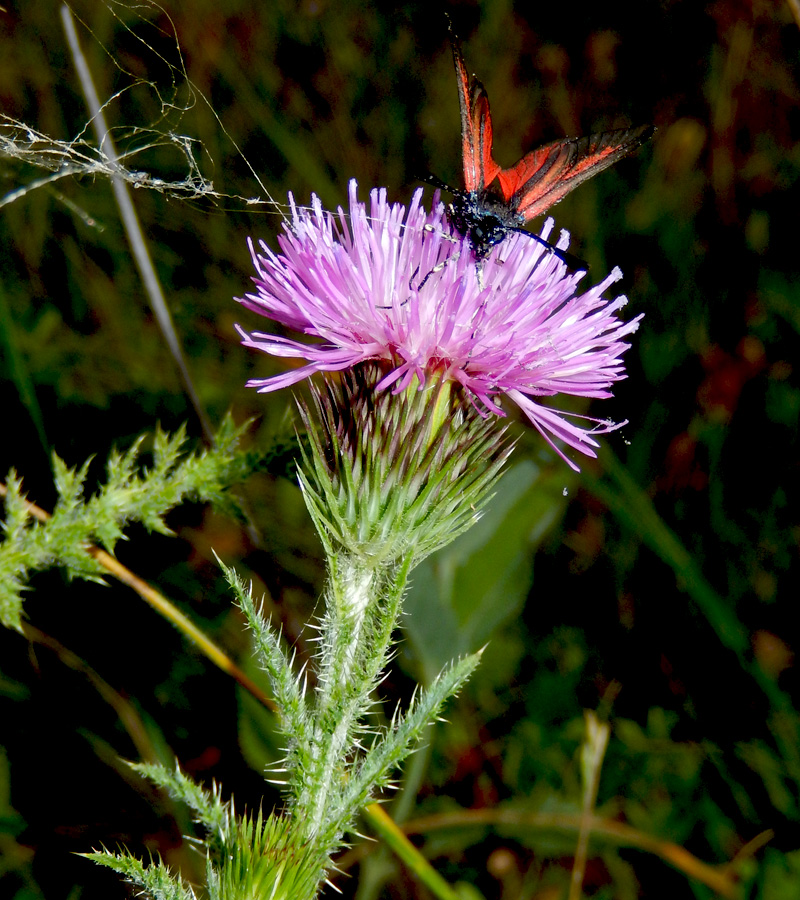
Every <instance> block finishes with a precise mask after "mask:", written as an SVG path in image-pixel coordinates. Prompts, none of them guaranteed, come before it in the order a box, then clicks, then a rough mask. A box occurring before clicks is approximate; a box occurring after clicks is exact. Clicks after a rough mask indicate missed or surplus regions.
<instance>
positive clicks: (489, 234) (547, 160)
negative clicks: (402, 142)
mask: <svg viewBox="0 0 800 900" xmlns="http://www.w3.org/2000/svg"><path fill="white" fill-rule="evenodd" d="M450 43H451V44H452V47H453V60H454V62H455V67H456V77H457V79H458V102H459V105H460V107H461V153H462V156H463V163H464V190H459V189H457V188H451V187H450V186H449V185H447V184H445V183H444V182H443V181H440V180H439V179H438V178H436V176H433V175H429V176H428V177H426V178H425V181H427V182H429V183H430V184H433V185H435V186H436V187H438V188H441V189H443V190H446V191H448V192H449V193H450V194H452V195H453V202H452V204H451V206H450V219H451V221H452V223H453V225H454V226H455V228H456V230H457V231H458V232H459V233H460V234H462V235H464V236H466V237H468V238H469V241H470V244H471V245H472V248H473V251H474V253H475V258H476V259H477V260H481V259H483V258H484V257H485V256H487V254H488V253H489V251H490V250H491V249H492V247H493V246H495V244H499V243H500V242H501V241H502V240H503V239H504V238H505V237H506V236H507V235H508V233H509V232H511V231H519V232H522V233H523V234H527V235H528V236H529V237H532V238H534V239H536V240H541V239H540V238H539V237H538V236H537V235H535V234H532V233H531V232H529V231H526V230H525V229H524V228H523V226H524V225H525V223H526V222H529V221H530V220H531V219H535V218H536V217H537V216H540V215H542V213H544V212H545V211H546V210H548V209H549V208H550V207H551V206H553V205H554V204H556V203H558V201H559V200H562V199H563V198H564V197H566V195H567V194H568V193H569V192H570V191H571V190H573V189H574V188H576V187H577V186H578V185H579V184H581V183H582V182H584V181H586V180H587V179H589V178H591V177H592V176H593V175H596V174H597V173H598V172H602V171H603V169H607V168H608V167H609V166H612V165H613V164H614V163H615V162H617V161H618V160H619V159H622V157H623V156H626V155H627V154H628V153H632V152H633V151H634V150H636V149H637V148H638V147H640V146H641V145H642V144H643V143H644V142H645V141H648V140H649V139H650V138H651V137H652V136H653V133H654V132H655V128H654V127H653V126H652V125H642V126H640V127H638V128H622V129H619V130H617V131H604V132H601V133H599V134H590V135H589V136H588V137H582V138H571V139H568V140H561V141H553V143H551V144H545V145H544V146H543V147H538V148H536V149H535V150H531V151H530V153H526V154H525V156H523V157H522V159H521V160H520V161H519V162H518V163H516V164H515V165H513V166H511V168H509V169H503V168H501V167H500V166H499V165H498V163H496V162H495V160H494V157H493V156H492V115H491V112H490V110H489V97H488V95H487V93H486V90H485V89H484V87H483V85H482V84H481V83H480V81H478V79H477V78H475V77H474V76H473V77H472V78H470V77H469V75H468V74H467V67H466V65H465V64H464V57H463V55H462V53H461V48H460V46H459V44H458V41H457V39H456V37H455V35H454V34H453V32H452V29H451V31H450ZM542 242H543V243H546V242H545V241H542ZM548 246H550V245H549V244H548ZM551 249H553V250H554V252H555V253H557V254H558V255H559V256H564V255H568V254H563V253H562V252H560V251H558V250H557V249H556V248H551ZM572 259H573V257H571V256H570V259H569V260H568V261H572Z"/></svg>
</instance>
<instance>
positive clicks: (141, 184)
mask: <svg viewBox="0 0 800 900" xmlns="http://www.w3.org/2000/svg"><path fill="white" fill-rule="evenodd" d="M64 5H65V6H67V7H68V8H69V9H70V11H71V12H72V15H73V16H74V18H75V19H76V20H77V21H78V22H79V23H80V26H81V33H80V40H81V42H82V43H84V44H85V42H86V40H87V37H88V39H89V40H90V41H93V42H94V43H95V44H97V45H98V46H99V47H100V48H101V50H102V52H103V53H104V54H105V57H106V58H107V59H108V60H109V62H110V64H111V65H112V66H113V67H114V68H115V69H116V74H117V75H118V76H121V78H120V80H123V81H125V82H127V83H126V84H125V85H124V86H123V87H121V88H120V89H118V90H117V91H116V92H114V93H113V94H112V95H111V96H109V97H108V99H106V100H105V101H104V102H103V103H102V104H100V105H99V109H98V110H97V111H95V113H94V115H92V116H91V117H90V118H88V119H87V120H86V121H85V123H84V124H83V125H82V126H81V127H80V128H79V130H78V131H77V133H76V134H74V135H73V136H72V137H70V138H61V137H55V136H53V135H50V134H46V133H44V132H43V131H41V130H40V129H39V128H37V127H36V126H35V125H32V124H30V123H27V122H24V121H20V120H19V119H17V118H14V117H12V116H9V115H7V114H5V113H3V112H0V159H3V160H4V161H5V162H6V163H11V164H12V165H13V164H14V163H17V164H19V175H18V178H16V179H15V180H17V181H21V180H23V179H25V180H24V182H23V183H21V184H18V185H17V186H16V187H15V188H14V189H12V190H11V191H9V192H8V193H5V194H0V208H2V207H4V206H7V205H8V204H10V203H13V202H15V201H16V200H19V199H20V198H22V197H25V196H26V195H28V194H30V193H31V192H33V191H36V190H39V189H42V188H46V187H48V186H50V187H51V188H52V187H53V186H55V185H56V184H57V183H58V182H60V181H62V180H64V179H72V178H76V177H86V176H88V177H91V178H97V177H101V178H109V179H112V178H119V179H121V180H123V181H124V182H126V183H127V184H128V185H130V186H131V187H132V188H137V189H146V190H154V191H157V192H159V193H161V194H165V195H167V196H169V197H175V198H180V199H184V200H201V199H202V200H208V201H211V202H212V203H222V202H225V203H230V202H232V201H233V202H236V203H241V204H243V205H245V206H247V207H253V206H262V207H268V208H269V209H270V210H271V211H274V212H278V213H279V214H280V215H281V216H282V217H283V218H285V217H286V211H287V209H288V207H287V205H286V204H282V203H279V202H277V201H276V200H275V199H274V198H273V197H272V196H271V194H270V192H269V190H268V189H267V188H266V186H265V184H264V182H263V181H262V179H261V178H260V176H259V175H258V173H257V172H256V170H255V168H254V167H253V166H252V165H251V164H250V162H249V161H248V160H247V157H246V156H245V154H244V153H243V152H242V150H241V148H240V147H239V146H238V144H237V143H236V141H235V139H234V138H233V137H232V136H231V135H230V133H229V132H228V131H227V129H226V128H225V126H224V124H223V122H222V120H221V118H220V116H219V115H218V114H217V112H216V111H215V109H214V107H213V106H212V104H211V103H210V101H209V100H208V98H207V97H206V96H205V95H204V94H203V93H202V91H200V90H199V89H198V88H197V86H196V85H194V84H193V83H192V82H191V80H190V79H189V76H188V74H187V71H186V67H185V65H184V59H183V54H182V51H181V46H180V41H179V39H178V34H177V31H176V28H175V26H174V23H173V21H172V19H171V18H170V16H169V13H168V12H167V11H166V10H165V9H164V8H163V7H162V6H160V5H159V4H158V3H156V2H155V0H139V2H137V3H136V4H135V5H133V4H130V5H129V4H127V3H122V2H119V0H105V2H104V3H103V5H104V6H105V8H106V9H107V10H108V11H109V12H110V13H111V15H112V16H113V17H114V19H115V20H116V21H117V22H118V23H119V25H121V27H122V28H123V29H124V31H125V32H127V35H128V36H129V37H130V38H131V39H132V40H133V41H134V42H135V43H136V44H138V45H139V47H140V49H141V51H142V53H143V55H144V56H145V58H147V59H148V60H150V61H152V62H153V63H154V67H158V68H159V70H160V71H165V72H166V73H167V78H166V82H167V83H166V85H164V84H161V83H158V82H157V81H156V80H152V79H148V78H141V77H139V76H137V75H135V74H134V73H133V72H131V71H130V70H128V69H126V68H125V66H124V65H123V64H122V62H121V61H120V59H119V57H118V56H115V55H114V54H113V53H112V52H111V50H109V49H108V48H107V47H105V46H104V45H103V43H102V41H101V40H100V38H99V37H98V36H97V34H96V33H95V32H94V30H93V29H92V27H91V25H90V24H88V23H87V22H86V21H85V20H83V19H81V18H80V17H79V16H77V15H76V13H75V11H74V9H73V8H72V7H71V6H69V4H64ZM132 12H133V13H135V17H136V23H137V26H139V28H141V27H142V26H146V27H149V28H150V29H152V30H153V37H152V39H148V38H147V37H143V36H142V34H141V33H140V30H138V29H134V28H133V27H131V25H130V24H129V20H130V18H131V13H132ZM155 18H158V20H159V21H161V22H163V21H166V22H167V23H168V28H169V31H165V30H164V28H163V27H161V26H160V25H159V24H157V23H156V22H155V21H153V19H155ZM165 42H166V43H167V45H168V46H169V47H170V48H171V50H170V54H169V57H168V56H167V55H166V54H165V53H163V52H161V51H160V50H158V49H157V48H156V45H157V44H158V45H161V44H164V43H165ZM65 43H66V38H65ZM76 81H77V76H76ZM142 88H144V89H145V90H148V91H149V92H151V95H152V97H153V98H155V102H156V105H157V108H158V109H159V113H158V116H157V117H156V121H155V122H152V123H149V124H147V125H141V124H131V125H117V126H114V127H112V128H109V129H108V131H107V136H108V139H111V140H113V142H114V144H116V149H114V150H107V148H110V147H111V146H113V145H111V144H108V143H107V140H106V138H103V139H101V140H98V139H95V138H94V137H93V134H92V131H93V128H94V127H95V121H96V120H97V119H98V118H99V119H100V120H101V121H102V120H103V118H104V115H105V112H106V111H107V110H108V111H110V110H112V109H114V108H115V107H116V106H118V105H119V103H120V101H121V99H122V98H123V95H124V94H126V93H127V92H129V91H133V90H141V89H142ZM197 104H203V105H204V106H205V107H206V108H207V109H208V111H209V112H210V114H211V115H212V116H213V118H214V121H215V122H216V124H217V126H218V127H219V129H220V131H221V132H222V133H223V134H224V135H225V137H226V138H227V139H228V140H229V141H230V143H231V144H232V146H233V147H234V148H235V150H236V153H237V154H238V155H239V156H240V158H241V159H242V160H243V161H244V164H245V165H246V167H247V169H248V170H249V172H250V174H251V175H252V177H253V179H254V181H255V183H256V185H257V186H258V192H257V193H256V194H255V195H253V196H249V197H248V196H243V195H240V194H231V193H225V192H222V191H219V190H217V188H216V187H215V184H214V182H213V181H212V180H211V179H210V178H209V177H208V176H206V175H205V174H204V173H203V170H202V167H201V161H202V160H203V159H204V157H205V162H206V163H207V164H208V166H209V167H210V168H211V169H212V170H213V168H214V161H213V160H212V159H211V158H210V156H209V154H208V151H207V150H206V148H205V146H204V145H203V144H202V142H201V141H200V140H199V139H198V138H196V137H193V136H191V135H190V134H186V133H183V130H182V120H183V119H184V118H185V116H186V114H187V113H189V112H190V111H191V110H192V109H194V107H195V106H196V105H197ZM164 147H167V148H170V149H171V150H172V151H173V152H175V153H177V155H178V158H179V161H180V165H179V168H181V169H183V171H184V176H183V177H182V178H178V179H174V178H166V177H162V175H161V174H157V173H156V172H154V171H151V170H149V169H148V168H146V167H145V165H143V160H144V158H145V157H146V156H148V155H151V154H152V151H154V150H159V149H162V148H164ZM120 148H121V149H120ZM31 170H33V175H32V177H31V175H30V172H31ZM15 174H16V173H15ZM56 196H57V197H58V199H59V200H60V201H61V202H63V203H65V204H66V205H67V206H69V207H70V208H71V209H72V210H73V212H77V213H78V214H79V215H80V216H81V217H82V218H84V219H85V220H86V221H88V222H90V224H95V225H96V224H97V223H95V222H93V221H92V220H91V218H90V217H89V216H88V215H87V214H86V213H85V212H84V211H83V210H80V209H79V208H78V207H77V205H76V204H74V202H73V201H71V200H69V198H67V197H65V196H64V195H63V194H62V193H60V192H56Z"/></svg>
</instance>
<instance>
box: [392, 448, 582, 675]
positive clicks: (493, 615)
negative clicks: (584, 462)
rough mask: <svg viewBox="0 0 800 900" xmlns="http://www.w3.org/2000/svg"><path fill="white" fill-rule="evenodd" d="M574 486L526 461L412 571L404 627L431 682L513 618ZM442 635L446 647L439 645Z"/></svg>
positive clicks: (569, 478)
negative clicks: (479, 513)
mask: <svg viewBox="0 0 800 900" xmlns="http://www.w3.org/2000/svg"><path fill="white" fill-rule="evenodd" d="M572 482H573V478H572V475H571V473H570V474H568V472H567V470H566V467H563V468H562V469H560V470H558V471H556V472H555V473H554V474H552V475H549V474H546V473H544V472H543V471H542V470H541V469H540V468H539V467H538V466H537V465H536V464H535V463H533V462H531V461H529V460H528V461H525V462H521V463H519V464H517V465H516V466H514V467H512V468H511V469H509V470H508V471H507V472H506V473H505V475H504V476H503V477H502V478H501V479H500V482H499V484H498V487H497V493H496V494H495V496H494V497H493V498H492V500H491V501H490V503H489V505H488V506H487V509H486V512H485V514H484V516H483V518H482V519H481V521H480V522H478V524H477V525H476V526H474V527H473V528H472V529H471V530H470V531H469V532H467V533H466V534H464V535H462V536H461V537H459V538H458V539H457V540H456V541H454V542H453V543H452V544H451V545H450V546H449V547H446V548H445V549H444V550H443V551H441V552H440V553H437V554H436V555H435V556H434V557H432V558H431V559H428V560H425V562H423V563H422V564H421V565H420V566H418V567H417V569H415V571H414V575H413V578H412V584H411V590H410V591H409V594H408V597H407V598H406V601H405V604H404V609H405V613H406V615H405V617H404V619H403V626H404V629H405V632H406V634H407V635H408V639H409V642H410V644H411V647H412V648H413V652H414V654H415V656H416V657H417V660H418V662H419V665H420V667H421V670H422V673H423V678H422V680H423V681H426V682H427V681H430V679H431V678H433V677H435V675H436V673H437V672H439V670H440V669H441V668H442V667H443V666H444V665H445V664H446V663H447V662H448V661H449V660H451V659H453V657H455V656H458V655H460V654H463V653H468V652H470V651H473V650H475V649H477V648H478V647H480V646H482V645H483V644H485V643H486V642H487V641H488V640H489V639H490V638H491V635H492V633H493V632H494V631H495V629H496V628H497V627H498V626H500V625H501V624H502V623H503V622H506V621H508V620H509V619H510V618H511V617H512V616H514V615H516V614H517V613H518V612H519V611H520V609H521V608H522V605H523V604H524V602H525V600H526V598H527V596H528V594H529V592H530V588H531V584H532V582H533V554H534V552H535V550H536V548H537V547H538V546H539V544H540V543H541V541H542V539H543V538H544V536H545V535H546V534H547V531H548V529H549V528H550V527H551V526H552V524H553V523H554V522H555V521H557V519H558V518H559V517H560V516H561V514H562V513H563V510H564V508H565V506H566V502H567V501H566V498H565V492H566V493H567V494H568V493H569V491H568V487H567V486H568V485H569V484H571V483H572ZM443 635H446V636H447V638H446V640H443V639H442V637H443Z"/></svg>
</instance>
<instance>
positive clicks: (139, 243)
mask: <svg viewBox="0 0 800 900" xmlns="http://www.w3.org/2000/svg"><path fill="white" fill-rule="evenodd" d="M61 21H62V24H63V26H64V31H65V33H66V36H67V42H68V44H69V48H70V52H71V53H72V60H73V62H74V64H75V69H76V71H77V73H78V78H79V79H80V83H81V89H82V90H83V95H84V97H85V98H86V105H87V106H88V107H89V114H90V115H91V117H92V127H93V128H94V132H95V134H96V135H97V140H98V142H99V144H100V152H101V153H102V154H103V155H104V156H105V157H106V159H107V160H108V162H109V164H110V166H111V167H112V168H118V167H119V156H118V155H117V150H116V147H115V146H114V141H113V140H112V138H111V134H110V132H109V129H108V124H107V123H106V118H105V115H104V114H103V107H102V105H101V104H100V98H99V96H98V94H97V90H96V89H95V86H94V82H93V81H92V75H91V72H90V71H89V64H88V63H87V61H86V57H85V56H84V55H83V51H82V50H81V46H80V43H79V41H78V32H77V31H76V29H75V20H74V19H73V18H72V11H71V10H70V8H69V7H68V6H67V4H66V3H64V4H63V5H62V6H61ZM111 186H112V188H113V189H114V197H115V199H116V201H117V206H118V208H119V214H120V218H121V219H122V224H123V226H124V228H125V233H126V235H127V237H128V243H129V244H130V248H131V252H132V253H133V258H134V260H135V261H136V266H137V268H138V269H139V274H140V275H141V276H142V281H143V282H144V288H145V291H146V293H147V296H148V297H149V299H150V305H151V306H152V308H153V313H154V314H155V317H156V321H157V322H158V326H159V328H160V329H161V333H162V334H163V335H164V339H165V340H166V342H167V347H168V348H169V351H170V353H171V354H172V358H173V359H174V361H175V364H176V365H177V367H178V371H179V372H180V376H181V380H182V381H183V386H184V390H185V391H186V393H187V395H188V397H189V400H190V401H191V403H192V406H193V407H194V409H195V413H196V414H197V417H198V419H199V420H200V425H201V427H202V429H203V434H204V435H205V438H206V440H207V441H208V443H209V444H210V445H212V446H213V443H214V433H213V431H212V428H211V423H210V422H209V420H208V416H206V413H205V410H204V409H203V407H202V405H201V403H200V398H199V396H198V394H197V391H196V390H195V387H194V382H193V381H192V376H191V374H190V372H189V367H188V366H187V364H186V359H185V357H184V355H183V349H182V348H181V343H180V339H179V338H178V334H177V332H176V331H175V324H174V323H173V321H172V315H171V314H170V311H169V307H168V306H167V302H166V300H165V298H164V292H163V291H162V290H161V283H160V282H159V280H158V275H157V274H156V270H155V266H154V265H153V260H152V259H151V257H150V251H149V250H148V248H147V244H146V242H145V239H144V234H143V233H142V226H141V224H140V223H139V217H138V215H137V214H136V208H135V207H134V205H133V201H132V200H131V195H130V192H129V190H128V185H127V184H126V183H125V180H124V179H123V178H121V177H119V176H118V175H112V176H111Z"/></svg>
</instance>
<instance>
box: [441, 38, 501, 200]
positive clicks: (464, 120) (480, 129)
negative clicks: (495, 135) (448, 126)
mask: <svg viewBox="0 0 800 900" xmlns="http://www.w3.org/2000/svg"><path fill="white" fill-rule="evenodd" d="M450 41H451V44H452V47H453V61H454V63H455V67H456V78H457V80H458V104H459V107H460V109H461V156H462V159H463V164H464V188H465V190H467V191H482V190H483V189H484V188H485V187H486V186H487V185H489V184H490V183H491V182H492V181H494V179H495V177H496V176H497V175H498V174H499V173H500V166H499V165H498V164H497V163H496V162H495V161H494V159H492V114H491V112H490V110H489V97H488V95H487V94H486V91H485V89H484V87H483V85H482V84H481V83H480V81H478V79H477V78H470V77H469V74H468V73H467V67H466V65H465V64H464V57H463V56H462V54H461V48H460V47H459V45H458V42H457V40H456V38H455V36H454V35H453V34H452V33H451V35H450Z"/></svg>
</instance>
